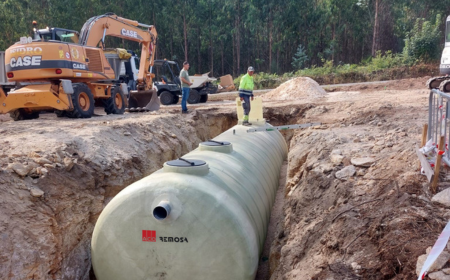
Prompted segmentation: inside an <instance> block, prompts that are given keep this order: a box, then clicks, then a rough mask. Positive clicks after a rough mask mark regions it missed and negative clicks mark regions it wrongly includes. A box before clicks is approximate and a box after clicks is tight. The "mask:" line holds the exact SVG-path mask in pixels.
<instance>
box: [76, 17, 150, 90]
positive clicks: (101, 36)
mask: <svg viewBox="0 0 450 280" xmlns="http://www.w3.org/2000/svg"><path fill="white" fill-rule="evenodd" d="M157 35H158V34H157V32H156V28H155V27H154V26H153V25H146V24H142V23H139V22H137V21H134V20H129V19H126V18H122V17H119V16H117V15H115V14H113V13H108V14H104V15H101V16H95V17H92V18H90V19H89V20H88V21H86V23H85V24H84V25H83V28H82V29H81V33H80V41H79V43H80V44H81V45H85V46H91V47H97V46H98V45H99V44H101V45H102V46H104V41H105V36H113V37H118V38H123V39H126V40H130V41H135V42H139V43H140V44H141V45H142V49H141V62H140V65H139V73H138V79H137V87H138V89H139V90H141V91H148V90H151V89H152V74H151V73H150V72H149V68H150V66H153V63H154V58H155V47H156V37H157Z"/></svg>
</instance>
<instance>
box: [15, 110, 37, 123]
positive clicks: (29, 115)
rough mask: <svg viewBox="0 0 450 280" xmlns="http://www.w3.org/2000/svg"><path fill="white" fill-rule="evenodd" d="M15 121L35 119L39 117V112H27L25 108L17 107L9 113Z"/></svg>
mask: <svg viewBox="0 0 450 280" xmlns="http://www.w3.org/2000/svg"><path fill="white" fill-rule="evenodd" d="M9 116H10V117H11V118H12V119H13V120H14V121H23V120H33V119H38V118H39V112H27V111H26V110H25V109H17V110H14V111H12V112H10V113H9Z"/></svg>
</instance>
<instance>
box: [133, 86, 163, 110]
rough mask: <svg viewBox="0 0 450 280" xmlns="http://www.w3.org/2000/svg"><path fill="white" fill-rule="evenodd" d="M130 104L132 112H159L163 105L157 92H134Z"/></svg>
mask: <svg viewBox="0 0 450 280" xmlns="http://www.w3.org/2000/svg"><path fill="white" fill-rule="evenodd" d="M128 104H129V105H128V106H129V110H130V112H136V111H158V110H159V107H160V105H161V104H160V103H159V98H158V94H157V92H156V90H141V91H140V90H132V91H130V99H129V102H128Z"/></svg>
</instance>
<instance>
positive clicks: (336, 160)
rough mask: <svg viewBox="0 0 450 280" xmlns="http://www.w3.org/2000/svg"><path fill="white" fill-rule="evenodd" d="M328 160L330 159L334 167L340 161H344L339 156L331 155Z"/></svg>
mask: <svg viewBox="0 0 450 280" xmlns="http://www.w3.org/2000/svg"><path fill="white" fill-rule="evenodd" d="M330 159H331V162H332V163H333V164H334V165H339V164H341V163H342V161H343V160H344V157H343V156H341V155H337V154H332V155H331V156H330Z"/></svg>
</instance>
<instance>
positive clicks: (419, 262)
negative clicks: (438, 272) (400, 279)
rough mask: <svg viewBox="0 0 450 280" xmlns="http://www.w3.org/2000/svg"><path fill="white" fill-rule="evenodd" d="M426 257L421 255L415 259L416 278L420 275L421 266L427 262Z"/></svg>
mask: <svg viewBox="0 0 450 280" xmlns="http://www.w3.org/2000/svg"><path fill="white" fill-rule="evenodd" d="M427 256H428V255H421V256H419V257H418V258H417V263H416V274H417V276H419V275H420V271H421V270H422V266H423V264H424V263H425V261H426V260H427Z"/></svg>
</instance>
